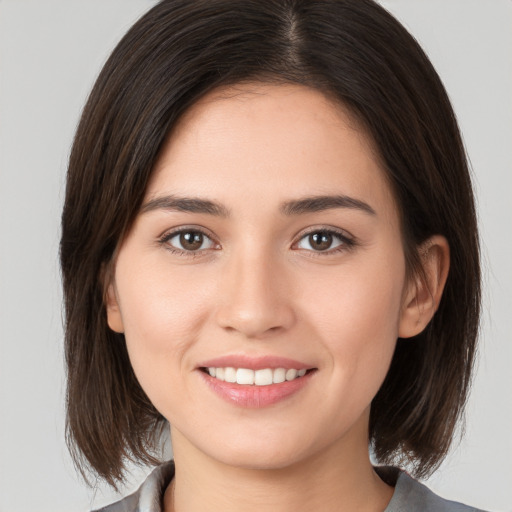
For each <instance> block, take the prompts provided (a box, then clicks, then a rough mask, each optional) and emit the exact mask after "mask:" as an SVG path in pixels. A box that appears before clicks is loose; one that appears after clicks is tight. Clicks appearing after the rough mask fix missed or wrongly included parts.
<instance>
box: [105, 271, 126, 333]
mask: <svg viewBox="0 0 512 512" xmlns="http://www.w3.org/2000/svg"><path fill="white" fill-rule="evenodd" d="M104 300H105V307H106V310H107V323H108V326H109V327H110V328H111V329H112V330H113V331H114V332H117V333H123V332H124V324H123V318H122V316H121V310H120V308H119V301H118V299H117V292H116V289H115V286H114V283H113V281H112V280H111V281H110V283H109V284H108V285H107V288H106V290H105V299H104Z"/></svg>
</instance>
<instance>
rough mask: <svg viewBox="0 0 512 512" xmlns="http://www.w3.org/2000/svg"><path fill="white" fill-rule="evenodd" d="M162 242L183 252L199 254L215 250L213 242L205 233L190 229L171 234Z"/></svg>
mask: <svg viewBox="0 0 512 512" xmlns="http://www.w3.org/2000/svg"><path fill="white" fill-rule="evenodd" d="M162 242H164V243H165V244H167V245H169V246H170V247H171V248H172V249H175V250H176V251H181V252H198V251H203V250H207V249H213V248H214V245H215V244H214V242H213V240H212V239H211V238H210V237H208V236H207V235H205V234H204V233H203V232H201V231H198V230H194V229H188V230H183V231H178V232H176V231H175V232H174V233H170V234H169V235H167V236H166V237H165V238H164V239H163V240H162Z"/></svg>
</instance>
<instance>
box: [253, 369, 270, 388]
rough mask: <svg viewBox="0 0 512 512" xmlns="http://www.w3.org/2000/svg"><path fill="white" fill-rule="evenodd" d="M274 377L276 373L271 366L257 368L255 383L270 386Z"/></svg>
mask: <svg viewBox="0 0 512 512" xmlns="http://www.w3.org/2000/svg"><path fill="white" fill-rule="evenodd" d="M273 377H274V375H273V372H272V370H271V369H270V368H265V369H264V370H256V371H255V372H254V384H256V386H269V385H270V384H272V379H273Z"/></svg>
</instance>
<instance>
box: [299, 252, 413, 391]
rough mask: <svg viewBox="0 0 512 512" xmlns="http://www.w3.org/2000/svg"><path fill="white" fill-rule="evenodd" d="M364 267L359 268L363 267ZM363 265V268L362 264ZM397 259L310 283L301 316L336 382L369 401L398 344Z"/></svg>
mask: <svg viewBox="0 0 512 512" xmlns="http://www.w3.org/2000/svg"><path fill="white" fill-rule="evenodd" d="M363 263H364V264H363ZM366 263H368V264H366ZM404 268H405V267H404V264H403V260H402V259H401V258H400V254H398V255H397V257H395V258H391V259H390V260H388V261H384V260H382V261H375V262H363V261H362V260H359V261H357V262H355V263H354V264H353V265H347V266H345V267H344V268H343V269H340V270H339V272H336V273H332V274H331V275H330V276H325V279H318V276H317V279H316V280H310V281H309V282H308V283H305V286H304V288H305V289H306V288H309V293H307V294H305V295H304V298H305V299H306V295H307V296H309V298H308V299H307V302H306V301H305V304H307V306H305V307H304V311H305V313H304V316H309V322H308V323H309V325H310V326H311V327H312V329H314V330H316V333H315V337H318V339H320V340H322V342H323V344H324V348H325V349H326V352H327V353H328V354H329V357H330V359H331V365H332V368H333V372H334V374H335V375H336V378H338V379H340V380H341V381H343V382H344V383H345V384H347V383H349V386H350V388H351V389H352V390H355V389H357V390H359V391H358V392H357V394H361V393H362V394H364V395H369V396H370V395H371V397H370V398H373V394H375V393H376V392H377V390H378V388H379V387H380V385H381V383H382V381H383V379H384V378H385V375H386V373H387V370H388V368H389V364H390V361H391V358H392V356H393V352H394V349H395V345H396V340H397V338H398V327H399V320H400V312H401V303H402V290H403V284H404V279H405V270H404Z"/></svg>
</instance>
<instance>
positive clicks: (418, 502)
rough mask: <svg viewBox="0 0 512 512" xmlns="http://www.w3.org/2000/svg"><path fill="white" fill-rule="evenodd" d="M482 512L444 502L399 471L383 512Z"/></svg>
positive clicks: (447, 501) (455, 503) (466, 506)
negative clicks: (389, 499) (412, 511)
mask: <svg viewBox="0 0 512 512" xmlns="http://www.w3.org/2000/svg"><path fill="white" fill-rule="evenodd" d="M410 510H414V511H415V512H484V511H482V510H480V509H477V508H474V507H470V506H468V505H463V504H462V503H458V502H455V501H449V500H445V499H444V498H441V497H440V496H438V495H437V494H435V493H434V492H432V491H431V490H430V489H429V488H428V487H427V486H425V485H423V484H421V483H420V482H418V481H416V480H414V479H413V478H411V477H410V476H409V475H408V474H407V473H405V472H403V471H399V473H398V478H397V481H396V486H395V492H394V494H393V498H392V499H391V501H390V503H389V505H388V507H387V508H386V510H385V512H408V511H410Z"/></svg>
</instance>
